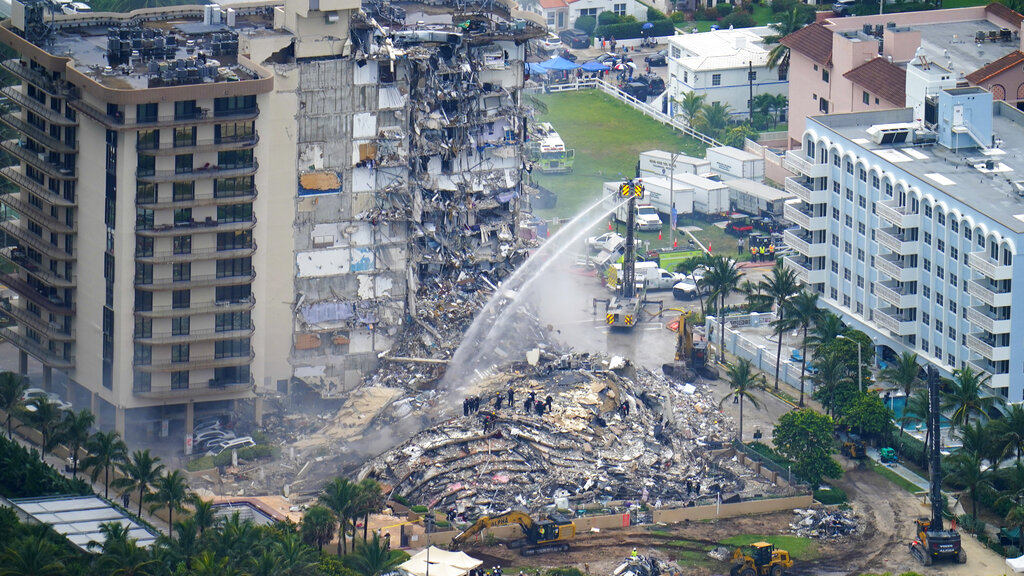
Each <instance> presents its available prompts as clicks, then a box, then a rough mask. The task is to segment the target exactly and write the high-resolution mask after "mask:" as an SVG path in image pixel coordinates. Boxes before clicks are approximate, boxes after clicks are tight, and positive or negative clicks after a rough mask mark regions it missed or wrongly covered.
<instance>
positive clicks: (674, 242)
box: [672, 240, 679, 248]
mask: <svg viewBox="0 0 1024 576" xmlns="http://www.w3.org/2000/svg"><path fill="white" fill-rule="evenodd" d="M672 247H673V248H679V240H675V241H673V242H672Z"/></svg>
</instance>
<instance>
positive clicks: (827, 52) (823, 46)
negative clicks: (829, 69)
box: [779, 22, 832, 66]
mask: <svg viewBox="0 0 1024 576" xmlns="http://www.w3.org/2000/svg"><path fill="white" fill-rule="evenodd" d="M779 43H780V44H782V45H783V46H787V47H788V48H789V49H791V50H795V51H797V52H799V53H801V54H803V55H804V56H806V57H808V58H810V59H811V60H814V61H815V62H817V63H818V64H821V65H822V66H828V65H829V64H831V63H832V30H830V29H829V28H826V27H825V25H824V24H822V23H820V22H814V23H812V24H808V25H807V26H804V27H803V28H801V29H799V30H797V31H796V32H793V33H792V34H789V35H788V36H786V37H785V38H782V39H781V40H780V41H779Z"/></svg>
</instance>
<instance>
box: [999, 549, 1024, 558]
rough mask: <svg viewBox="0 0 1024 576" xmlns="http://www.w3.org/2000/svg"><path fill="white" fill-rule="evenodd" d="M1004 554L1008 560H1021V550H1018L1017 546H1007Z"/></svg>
mask: <svg viewBox="0 0 1024 576" xmlns="http://www.w3.org/2000/svg"><path fill="white" fill-rule="evenodd" d="M1003 554H1004V555H1005V556H1006V557H1007V558H1019V557H1020V555H1021V551H1020V548H1017V547H1016V546H1006V547H1005V548H1004V549H1003Z"/></svg>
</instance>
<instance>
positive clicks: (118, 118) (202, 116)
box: [68, 99, 260, 130]
mask: <svg viewBox="0 0 1024 576" xmlns="http://www.w3.org/2000/svg"><path fill="white" fill-rule="evenodd" d="M68 106H70V107H71V108H74V109H75V110H78V111H79V112H81V113H82V114H85V115H86V116H88V117H89V118H92V119H93V120H95V121H97V122H99V123H100V124H103V125H104V126H106V127H107V128H110V129H112V130H121V129H124V128H132V129H135V130H144V129H147V128H173V127H175V126H201V125H205V124H217V123H224V122H231V121H233V120H255V119H256V117H258V116H259V115H260V109H259V106H253V107H252V108H244V109H240V110H232V111H231V113H225V112H223V111H222V112H220V113H217V114H210V111H209V110H207V109H206V108H197V109H196V110H195V111H193V112H191V113H188V114H165V115H163V116H156V117H152V118H143V119H141V120H140V119H138V118H136V119H134V120H126V119H125V118H124V114H121V113H118V114H108V113H107V111H106V110H101V109H99V108H97V107H95V106H93V105H92V104H90V103H88V102H86V101H85V100H81V99H69V100H68Z"/></svg>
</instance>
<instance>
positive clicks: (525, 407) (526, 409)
mask: <svg viewBox="0 0 1024 576" xmlns="http://www.w3.org/2000/svg"><path fill="white" fill-rule="evenodd" d="M531 407H533V402H532V401H531V400H530V399H529V398H527V399H526V400H523V412H526V415H527V416H529V415H530V408H531Z"/></svg>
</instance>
